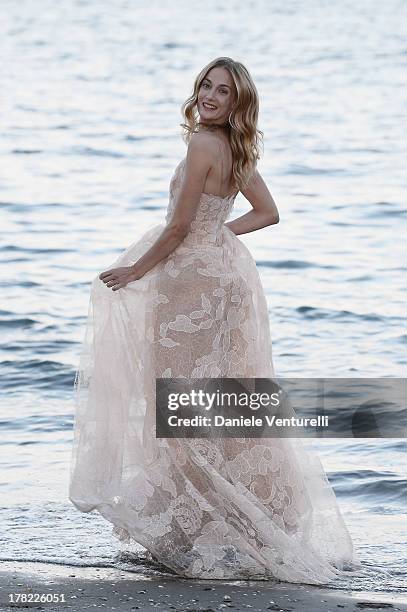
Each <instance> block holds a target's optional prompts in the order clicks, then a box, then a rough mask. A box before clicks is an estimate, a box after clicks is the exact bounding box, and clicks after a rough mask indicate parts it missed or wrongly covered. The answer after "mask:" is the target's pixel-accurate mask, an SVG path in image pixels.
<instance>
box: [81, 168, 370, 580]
mask: <svg viewBox="0 0 407 612" xmlns="http://www.w3.org/2000/svg"><path fill="white" fill-rule="evenodd" d="M184 167H185V158H184V159H183V160H182V161H181V162H180V163H179V164H178V166H177V167H176V169H175V172H174V174H173V177H172V179H171V183H170V195H169V206H168V210H167V215H166V221H168V220H169V218H170V215H171V213H172V210H173V208H174V205H175V201H176V197H177V193H178V191H179V189H180V185H181V182H182V177H183V171H184ZM233 204H234V198H233V197H230V198H222V197H218V196H214V195H210V194H205V193H203V194H202V196H201V199H200V204H199V208H198V211H197V215H196V218H195V220H194V221H193V223H192V226H191V229H190V232H189V233H188V235H187V236H186V238H185V239H184V240H183V242H182V243H181V244H180V245H179V246H178V247H177V248H176V249H175V250H174V251H173V252H172V253H171V254H170V255H169V256H168V257H167V258H165V259H164V260H162V261H161V262H160V263H159V264H157V265H156V266H155V267H154V268H153V269H152V270H150V271H149V272H148V273H147V274H145V275H144V276H143V278H141V279H140V280H138V281H135V282H132V283H129V284H128V285H127V286H126V287H125V288H123V289H120V290H118V291H115V292H113V291H112V290H111V289H110V288H108V287H106V285H105V284H104V283H103V282H102V281H101V280H99V278H98V276H96V277H95V278H94V280H93V282H92V286H91V294H90V300H89V312H88V318H87V323H86V332H85V337H84V341H83V346H82V352H81V356H80V363H79V367H78V370H77V372H76V378H75V399H76V416H75V426H74V442H73V447H72V460H71V472H70V485H69V499H70V501H71V502H72V503H73V504H74V506H75V507H76V508H77V509H78V510H80V511H81V512H90V511H91V510H94V509H96V510H97V511H98V512H99V513H100V514H101V515H102V516H103V517H105V518H106V519H107V520H108V521H110V522H111V523H112V524H113V531H112V532H113V534H114V535H115V536H116V537H117V538H118V539H119V540H120V541H123V542H128V543H132V542H138V543H140V544H142V545H143V546H144V547H145V548H146V549H147V550H148V551H150V553H151V554H152V555H153V556H154V557H155V558H156V559H158V560H159V561H160V562H162V563H163V564H164V565H166V566H167V567H168V568H170V569H171V570H173V571H174V572H176V573H178V574H180V575H183V576H187V577H197V578H223V579H239V578H241V579H248V578H251V579H272V578H277V579H280V580H283V581H288V582H299V583H309V584H322V583H326V582H329V581H330V580H331V579H332V578H334V577H335V576H338V575H339V574H342V570H346V569H352V568H353V569H354V567H358V561H357V559H356V557H355V555H354V551H353V545H352V541H351V538H350V536H349V533H348V531H347V528H346V526H345V523H344V521H343V518H342V516H341V514H340V511H339V509H338V505H337V501H336V498H335V495H334V492H333V490H332V488H331V486H330V484H329V482H328V480H327V478H326V475H325V472H324V470H323V468H322V465H321V463H320V461H319V459H318V458H317V456H314V455H312V454H310V452H309V451H308V450H307V449H305V448H304V446H303V444H302V443H301V440H298V439H295V440H293V439H288V438H283V439H277V438H268V439H233V438H228V439H214V440H207V439H171V440H169V439H158V438H156V437H155V378H156V377H157V378H158V377H190V378H206V377H221V376H224V377H262V378H274V376H275V375H274V370H273V363H272V347H271V337H270V327H269V317H268V312H267V305H266V299H265V295H264V291H263V288H262V285H261V281H260V277H259V274H258V271H257V268H256V265H255V262H254V260H253V258H252V256H251V254H250V252H249V251H248V249H247V248H246V247H245V246H244V244H243V242H242V241H241V240H239V238H238V237H237V236H236V235H235V234H234V233H233V232H232V231H231V230H230V229H228V228H227V227H226V226H225V225H224V222H225V220H226V219H227V217H228V216H229V214H230V212H231V210H232V208H233ZM163 229H164V224H160V225H158V226H154V227H153V228H151V229H150V230H149V231H147V232H146V233H145V234H144V235H143V236H142V237H141V238H140V239H139V240H137V241H136V242H134V243H133V244H131V245H130V246H129V247H128V248H127V249H126V250H125V251H124V252H123V253H122V254H121V255H120V257H118V259H116V261H114V262H112V264H111V265H110V266H108V267H106V268H105V269H108V268H114V267H118V266H125V265H130V264H133V263H134V262H136V261H137V260H138V259H139V258H140V257H141V256H142V255H143V254H144V253H145V252H146V251H147V250H148V249H149V248H150V247H151V245H152V244H153V243H154V241H155V240H156V238H157V237H158V236H159V234H160V233H161V232H162V230H163Z"/></svg>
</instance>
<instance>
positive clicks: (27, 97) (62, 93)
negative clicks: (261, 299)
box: [0, 0, 407, 592]
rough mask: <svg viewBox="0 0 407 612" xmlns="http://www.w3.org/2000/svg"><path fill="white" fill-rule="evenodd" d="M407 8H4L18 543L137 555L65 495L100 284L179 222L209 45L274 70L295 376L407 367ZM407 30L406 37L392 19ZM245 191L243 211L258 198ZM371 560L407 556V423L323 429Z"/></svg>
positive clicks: (6, 355) (273, 132)
mask: <svg viewBox="0 0 407 612" xmlns="http://www.w3.org/2000/svg"><path fill="white" fill-rule="evenodd" d="M406 12H407V11H406V5H405V3H402V2H398V1H396V0H389V1H388V2H386V3H382V2H379V1H376V0H372V1H370V2H368V1H363V0H362V1H361V2H358V3H353V2H350V1H345V2H336V3H327V2H323V1H322V0H311V1H310V2H306V3H302V2H297V1H295V0H293V1H292V2H289V3H287V2H283V1H282V0H281V1H275V2H272V3H270V2H266V1H264V2H263V1H253V2H248V3H241V2H238V0H231V1H230V2H227V3H225V4H223V5H222V4H220V5H219V3H217V2H214V1H213V0H208V1H207V2H205V3H201V2H192V3H191V2H186V1H184V0H181V1H177V2H174V1H173V2H166V1H162V2H158V1H157V0H153V1H151V2H149V3H141V2H130V1H128V2H126V1H125V0H112V1H110V2H96V1H95V0H83V1H79V0H78V1H74V0H70V1H68V2H64V3H54V2H51V1H50V0H40V2H37V3H32V2H29V1H28V0H21V2H19V3H13V2H11V0H6V1H5V2H3V4H2V13H3V30H2V32H3V34H2V37H1V42H0V45H1V52H2V57H3V58H5V60H6V61H4V62H3V95H2V122H3V129H2V144H1V151H2V171H1V174H2V180H1V192H0V212H1V229H2V238H3V240H2V245H1V247H0V260H1V272H2V275H1V279H2V280H1V285H2V287H1V288H2V306H1V311H0V327H1V332H2V339H3V343H2V349H1V367H2V400H1V405H0V411H1V412H0V427H1V450H2V452H3V463H2V465H3V471H2V496H3V499H2V502H1V505H0V524H1V533H2V534H3V536H2V538H3V541H2V551H1V558H2V559H28V560H31V561H33V560H34V561H35V560H37V561H39V560H47V561H50V562H53V563H67V564H77V565H92V566H94V565H121V566H123V567H127V568H128V567H132V568H133V569H136V570H137V571H145V572H147V573H148V572H150V573H151V572H154V571H159V568H158V569H157V568H156V569H154V568H153V567H152V566H151V564H149V563H148V562H147V561H145V560H143V558H142V556H140V557H139V561H138V562H137V564H136V565H135V564H134V559H133V561H132V562H131V564H130V565H129V558H128V557H127V556H126V555H125V554H124V553H122V554H121V555H119V553H118V551H117V542H116V540H115V539H114V538H113V537H112V536H111V533H110V525H109V524H108V523H106V522H105V521H104V519H102V518H101V517H100V516H99V515H97V514H96V513H92V514H90V515H83V514H80V513H78V512H77V511H76V510H75V509H74V508H73V507H72V505H71V504H70V503H69V501H68V500H67V483H68V465H69V458H70V444H71V440H72V424H73V411H74V407H73V402H72V394H71V391H72V384H73V377H74V370H75V366H76V365H77V360H78V352H79V346H80V344H79V343H80V341H81V339H82V333H83V326H84V322H85V316H86V313H87V305H88V299H89V288H90V282H91V279H92V278H93V277H94V276H95V274H96V273H97V272H100V271H102V270H105V269H107V268H108V266H109V265H110V264H111V263H112V262H113V261H114V260H115V259H116V257H117V255H118V254H119V253H120V252H121V251H122V250H124V249H125V248H126V247H127V246H128V245H129V244H130V243H131V242H133V241H134V240H135V239H137V237H139V236H141V234H142V233H143V232H144V231H145V230H146V229H148V228H149V227H151V226H152V225H154V224H158V223H161V222H162V221H163V218H164V215H165V210H166V206H167V202H168V187H169V181H170V178H171V175H172V172H173V170H174V168H175V166H176V164H177V163H178V162H179V160H180V159H181V158H182V157H183V156H184V154H185V145H184V144H183V142H182V139H181V137H180V135H181V128H180V127H179V124H180V123H181V120H182V118H181V115H180V106H181V104H182V102H183V101H184V99H185V98H186V97H187V96H188V95H189V94H190V90H191V87H192V82H193V79H194V77H195V75H196V73H197V72H198V70H200V69H201V67H202V66H203V65H205V64H206V63H207V62H208V61H210V60H211V59H212V58H214V57H216V56H219V55H230V56H232V57H234V58H236V59H239V60H241V61H243V62H244V63H245V64H246V65H247V67H248V68H249V70H250V71H251V72H252V74H253V77H254V79H255V81H256V84H257V86H258V90H259V94H260V98H261V109H260V128H261V129H262V130H263V131H264V133H265V140H264V145H265V146H264V156H263V157H262V160H261V162H260V164H259V169H260V172H261V173H262V175H263V177H264V179H265V180H266V182H267V184H268V186H269V189H270V191H271V193H272V195H273V197H274V199H275V201H276V203H277V206H278V208H279V212H280V223H279V224H278V225H277V226H274V227H270V228H266V229H263V230H260V231H258V232H255V233H251V234H247V235H244V236H240V239H241V240H243V241H244V242H245V244H246V245H247V246H248V247H249V248H250V250H251V252H252V253H253V256H254V258H255V259H256V261H257V264H258V267H259V272H260V275H261V278H262V281H263V285H264V288H265V291H266V295H267V300H268V304H269V311H270V325H271V332H272V338H273V350H274V361H275V366H276V371H277V375H280V376H291V377H313V376H315V377H329V376H331V377H336V376H340V377H358V376H360V377H377V376H401V377H402V376H404V375H405V372H406V345H407V332H406V326H405V321H406V319H405V314H404V313H405V302H406V299H405V298H406V287H405V278H406V274H405V273H406V270H407V264H406V262H407V257H406V255H407V253H406V247H405V244H406V242H405V235H406V215H407V210H406V206H405V190H406V174H405V167H403V165H402V159H403V158H404V159H405V155H406V145H405V142H403V141H402V139H401V129H402V125H403V124H405V122H406V117H405V108H404V106H403V104H402V102H403V96H402V74H403V73H402V66H403V64H405V60H406V55H407V50H406V44H405V40H406V31H405V30H406V27H405V24H406V23H407V18H406V17H407V16H406ZM390 33H391V35H390ZM248 206H249V205H248V203H247V202H246V201H245V200H244V198H243V196H238V198H237V199H236V204H235V210H234V212H233V214H232V217H233V216H237V215H239V214H243V213H244V212H246V211H247V210H248ZM313 445H315V448H317V449H318V450H319V451H320V457H321V459H322V461H323V463H324V466H325V468H326V470H327V472H328V475H329V478H330V480H331V482H332V484H333V486H334V488H335V491H336V493H337V495H338V498H339V501H340V504H341V509H342V511H343V513H344V516H345V519H346V522H347V524H348V525H349V529H350V531H351V534H352V537H353V539H354V541H355V545H356V546H357V548H358V550H359V551H360V556H361V558H362V561H363V564H364V568H365V571H364V572H363V573H362V575H361V576H360V577H359V578H353V579H352V580H349V581H348V582H347V583H346V584H344V583H338V588H339V587H341V586H346V587H348V588H353V589H355V590H379V591H380V590H382V591H383V590H385V591H386V590H387V591H393V592H394V591H398V590H401V588H402V573H403V571H404V570H405V550H406V549H405V542H403V538H404V537H405V529H404V531H403V526H404V527H405V522H404V525H403V520H404V521H405V514H404V512H405V507H406V503H407V492H406V474H405V471H402V469H401V466H402V465H403V462H402V459H403V458H404V460H405V454H404V455H403V453H405V444H404V442H403V441H402V440H398V439H392V440H381V441H379V440H372V439H371V440H368V439H363V440H355V441H352V440H329V441H328V440H326V441H324V442H322V441H315V442H314V443H313Z"/></svg>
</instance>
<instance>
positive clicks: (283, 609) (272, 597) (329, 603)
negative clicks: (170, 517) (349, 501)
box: [0, 562, 407, 612]
mask: <svg viewBox="0 0 407 612" xmlns="http://www.w3.org/2000/svg"><path fill="white" fill-rule="evenodd" d="M0 577H1V579H0V593H1V594H0V609H1V610H4V611H7V610H14V609H16V608H35V609H38V610H74V611H76V610H78V612H79V611H81V610H87V609H89V608H102V609H106V610H123V611H127V610H150V609H152V608H156V609H159V610H164V611H167V610H168V611H169V610H179V611H182V612H211V611H217V610H227V609H229V608H230V609H232V610H235V611H238V610H251V612H260V611H263V610H277V611H280V612H289V611H291V612H293V611H297V610H298V611H299V612H319V611H324V612H328V611H331V612H332V611H334V610H335V611H337V610H345V611H349V612H350V611H355V612H356V611H357V610H394V611H397V610H407V598H402V597H401V596H399V595H395V594H385V593H359V592H358V593H355V592H350V591H349V592H347V591H338V590H333V589H327V588H326V587H314V586H308V585H294V584H288V583H282V582H279V583H270V582H259V581H247V582H242V581H235V582H223V581H215V580H211V581H208V580H189V579H181V578H172V577H171V578H167V577H166V578H162V577H156V578H151V577H148V578H147V577H146V576H142V575H140V574H137V573H133V572H125V571H121V570H116V569H110V568H93V567H92V568H83V567H80V568H79V567H72V566H71V567H69V566H63V565H55V564H48V563H26V562H3V563H2V566H1V570H0ZM18 593H20V594H24V595H25V596H26V597H21V598H20V599H21V600H20V601H19V602H17V597H16V595H15V594H18ZM10 594H14V603H13V602H11V597H10ZM30 594H31V601H28V600H29V599H30ZM35 594H37V595H39V596H41V594H43V595H44V594H48V598H49V599H51V595H52V596H53V601H49V602H47V601H43V602H41V601H32V600H33V599H34V600H35ZM62 595H63V597H62ZM36 599H37V600H38V599H39V597H37V598H36ZM23 600H24V601H23ZM58 600H59V601H58ZM62 600H64V601H62Z"/></svg>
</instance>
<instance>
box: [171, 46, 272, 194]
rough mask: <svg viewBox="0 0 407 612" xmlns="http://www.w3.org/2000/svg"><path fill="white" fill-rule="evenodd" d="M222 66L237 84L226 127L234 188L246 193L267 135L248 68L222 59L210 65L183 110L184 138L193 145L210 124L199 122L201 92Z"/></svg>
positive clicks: (201, 74) (198, 80)
mask: <svg viewBox="0 0 407 612" xmlns="http://www.w3.org/2000/svg"><path fill="white" fill-rule="evenodd" d="M216 67H221V68H226V70H228V71H229V74H230V76H231V77H232V80H233V82H234V84H235V94H236V100H235V104H234V107H233V110H232V111H231V113H230V115H229V120H228V122H227V123H226V124H224V126H223V127H225V128H226V130H227V133H228V137H229V142H230V146H231V149H232V155H233V166H232V175H233V176H232V181H233V183H234V187H235V188H236V189H239V190H243V189H244V188H245V187H246V186H247V184H248V182H249V180H250V178H251V176H252V175H253V173H254V172H255V170H256V165H257V160H258V159H260V147H262V148H263V136H264V134H263V132H262V131H261V130H259V129H258V127H257V120H258V115H259V94H258V92H257V89H256V86H255V84H254V82H253V80H252V78H251V76H250V74H249V71H248V70H247V68H246V67H245V66H244V65H243V64H241V63H240V62H237V61H235V60H233V59H232V58H230V57H218V58H216V59H214V60H213V61H211V62H209V64H207V65H206V66H205V67H204V68H203V69H202V70H201V72H200V73H199V74H198V76H197V77H196V79H195V82H194V86H193V91H192V94H191V96H190V97H189V98H187V99H186V100H185V102H184V103H183V105H182V107H181V112H182V116H183V118H184V122H185V123H181V124H180V125H181V126H182V128H183V133H182V138H183V140H184V142H185V143H186V144H188V143H189V141H190V139H191V136H192V134H193V133H195V132H198V131H199V129H200V128H201V126H203V125H206V124H204V123H202V122H200V121H199V113H198V105H197V102H198V93H199V89H200V87H201V84H202V81H203V80H204V78H205V77H206V75H207V73H208V72H209V70H211V69H212V68H216Z"/></svg>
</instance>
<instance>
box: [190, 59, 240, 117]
mask: <svg viewBox="0 0 407 612" xmlns="http://www.w3.org/2000/svg"><path fill="white" fill-rule="evenodd" d="M235 92H236V88H235V84H234V82H233V79H232V77H231V75H230V73H229V71H228V70H227V69H226V68H222V67H220V66H217V67H215V68H212V69H211V70H209V72H208V73H207V75H206V76H205V78H204V79H203V80H202V83H201V86H200V88H199V91H198V113H199V116H200V120H201V121H202V122H204V123H210V124H218V125H223V124H224V123H227V122H228V120H229V114H230V112H231V110H232V109H233V104H234V102H235V98H236V93H235Z"/></svg>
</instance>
